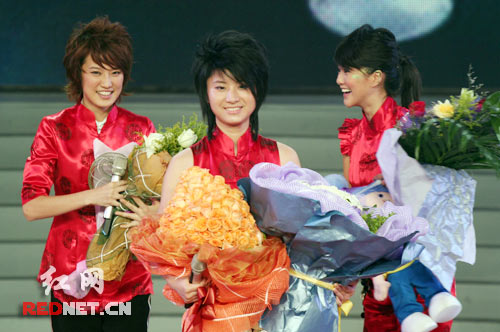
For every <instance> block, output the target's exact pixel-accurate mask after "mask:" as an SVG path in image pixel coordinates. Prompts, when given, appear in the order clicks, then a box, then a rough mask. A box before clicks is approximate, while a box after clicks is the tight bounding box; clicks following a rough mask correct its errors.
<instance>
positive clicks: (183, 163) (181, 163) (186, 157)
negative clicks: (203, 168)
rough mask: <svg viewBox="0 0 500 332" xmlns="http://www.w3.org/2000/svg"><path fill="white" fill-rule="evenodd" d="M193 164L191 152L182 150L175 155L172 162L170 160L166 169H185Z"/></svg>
mask: <svg viewBox="0 0 500 332" xmlns="http://www.w3.org/2000/svg"><path fill="white" fill-rule="evenodd" d="M193 164H194V158H193V150H191V149H190V148H189V149H184V150H182V151H181V152H179V153H178V154H176V155H175V156H174V157H173V158H172V160H170V163H169V165H168V167H169V168H170V167H174V168H183V170H184V169H187V168H189V167H191V166H193Z"/></svg>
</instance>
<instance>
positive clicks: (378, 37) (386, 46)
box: [335, 25, 455, 332]
mask: <svg viewBox="0 0 500 332" xmlns="http://www.w3.org/2000/svg"><path fill="white" fill-rule="evenodd" d="M335 62H336V63H337V65H338V70H339V73H338V76H337V84H338V85H339V86H340V88H341V90H342V93H343V97H344V105H345V106H346V107H349V108H351V107H354V106H358V107H361V110H362V115H363V116H362V118H361V119H345V121H344V123H343V125H342V126H341V127H340V128H339V135H338V137H339V139H340V150H341V153H342V155H343V168H344V176H345V178H346V179H347V180H348V181H349V184H350V185H351V186H352V187H360V186H366V185H368V184H370V183H372V182H373V181H374V179H376V178H381V170H380V167H379V165H378V162H377V159H376V156H375V154H376V152H377V149H378V146H379V144H380V140H381V138H382V135H383V133H384V131H385V130H386V129H390V128H393V127H394V126H395V124H396V122H397V120H398V119H399V118H400V117H401V116H403V115H404V114H405V113H406V112H408V111H409V110H410V111H418V110H419V109H420V110H421V109H423V107H424V104H423V102H419V101H418V99H419V98H420V91H421V79H420V74H419V71H418V69H417V68H416V66H415V65H414V64H413V62H412V61H411V60H410V59H409V58H408V57H407V56H406V55H403V54H402V53H401V51H400V50H399V46H398V44H397V42H396V38H395V37H394V34H393V33H392V32H391V31H389V30H387V29H384V28H378V29H374V28H372V27H371V26H370V25H363V26H361V27H360V28H358V29H356V30H354V31H353V32H352V33H351V34H349V35H348V36H346V37H345V38H344V39H343V40H342V41H341V42H340V44H339V45H338V46H337V49H336V51H335ZM398 95H399V96H400V97H401V106H399V105H398V104H397V102H396V100H395V99H394V98H396V97H397V96H398ZM364 284H365V293H366V294H365V297H364V300H363V307H364V318H365V321H364V331H365V332H378V331H400V324H399V322H398V319H397V318H396V316H395V315H394V310H393V306H392V303H391V301H390V298H389V297H387V298H386V299H385V300H383V301H378V300H376V299H375V298H374V294H373V286H372V284H371V280H366V282H364ZM454 288H455V287H454V285H453V287H452V293H453V295H454V293H455V289H454ZM418 299H419V302H420V303H421V304H422V305H423V304H424V301H423V299H422V298H421V297H420V296H418ZM424 310H427V308H424ZM424 312H425V311H424ZM450 328H451V321H450V322H447V323H442V324H439V325H438V327H437V328H436V329H435V331H449V330H450Z"/></svg>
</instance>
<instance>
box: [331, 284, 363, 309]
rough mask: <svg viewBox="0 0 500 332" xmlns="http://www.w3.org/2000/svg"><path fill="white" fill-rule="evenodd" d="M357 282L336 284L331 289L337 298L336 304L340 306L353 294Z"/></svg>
mask: <svg viewBox="0 0 500 332" xmlns="http://www.w3.org/2000/svg"><path fill="white" fill-rule="evenodd" d="M357 284H358V282H357V281H353V282H351V283H350V284H349V285H347V286H344V285H340V284H337V286H336V287H335V289H334V290H333V293H335V297H336V298H337V305H338V306H341V305H342V304H343V303H344V302H345V301H348V300H349V299H350V298H351V296H353V295H354V292H355V291H356V285H357Z"/></svg>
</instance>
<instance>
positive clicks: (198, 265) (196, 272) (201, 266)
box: [184, 254, 207, 309]
mask: <svg viewBox="0 0 500 332" xmlns="http://www.w3.org/2000/svg"><path fill="white" fill-rule="evenodd" d="M206 268H207V264H205V263H203V262H200V261H199V260H198V254H195V255H194V256H193V259H192V260H191V274H190V275H189V283H190V284H192V283H193V282H194V283H199V282H200V281H201V274H202V273H203V271H205V269H206ZM193 304H194V302H193V303H186V304H185V305H184V308H186V309H188V308H190V307H191V306H192V305H193Z"/></svg>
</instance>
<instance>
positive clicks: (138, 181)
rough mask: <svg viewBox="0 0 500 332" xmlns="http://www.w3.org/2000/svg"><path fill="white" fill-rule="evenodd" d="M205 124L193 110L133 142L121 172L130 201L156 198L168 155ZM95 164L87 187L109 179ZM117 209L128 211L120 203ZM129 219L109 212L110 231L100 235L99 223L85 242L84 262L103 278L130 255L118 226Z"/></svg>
mask: <svg viewBox="0 0 500 332" xmlns="http://www.w3.org/2000/svg"><path fill="white" fill-rule="evenodd" d="M206 128H207V126H206V125H205V124H204V123H202V122H199V121H198V118H197V117H196V115H194V114H193V115H192V116H191V117H190V118H189V121H188V122H187V123H186V122H185V121H184V118H183V119H182V121H181V122H178V123H176V124H174V125H173V126H172V127H166V128H163V127H161V126H160V127H159V130H158V132H156V133H151V134H150V135H148V136H143V143H142V144H141V145H137V146H135V147H134V149H133V150H132V152H131V153H130V154H129V155H128V160H127V168H126V173H125V175H124V178H126V179H127V180H128V187H127V190H126V191H125V195H126V198H127V199H128V200H129V201H130V202H131V203H132V204H135V203H134V201H133V200H132V198H131V197H132V196H138V197H140V198H141V199H142V200H143V201H144V202H145V203H146V204H151V203H152V200H153V199H158V198H159V197H160V195H161V190H162V189H161V188H162V183H163V176H164V175H165V171H166V169H167V166H168V163H169V162H170V159H172V157H173V156H174V155H175V154H177V153H178V152H179V151H181V150H183V149H186V148H188V147H190V146H191V145H192V144H194V143H196V142H197V141H199V140H200V139H201V138H203V136H204V135H205V132H206ZM123 158H125V157H123ZM99 165H102V161H101V160H100V158H98V159H96V161H95V162H94V164H93V165H92V168H91V171H90V173H89V184H90V186H91V187H96V186H98V185H99V184H106V183H108V182H109V181H110V180H111V174H110V172H106V170H105V169H104V170H100V171H99V169H98V168H99ZM96 168H97V169H96ZM97 171H99V172H97ZM117 209H118V210H121V211H128V208H127V207H126V206H124V205H122V206H120V207H118V208H117ZM129 222H130V219H127V218H124V217H119V216H113V222H112V228H111V231H110V232H108V234H107V235H104V234H102V232H101V228H102V227H99V229H97V232H96V234H95V236H94V237H93V239H92V241H91V243H90V245H89V248H88V250H87V259H86V266H87V267H89V268H90V267H94V268H100V269H102V270H103V275H104V280H120V279H121V278H122V276H123V274H124V273H125V268H126V265H127V263H128V261H129V259H130V256H131V253H130V250H129V244H130V240H129V238H128V232H129V230H128V228H122V227H120V226H121V225H124V224H128V223H129Z"/></svg>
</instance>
